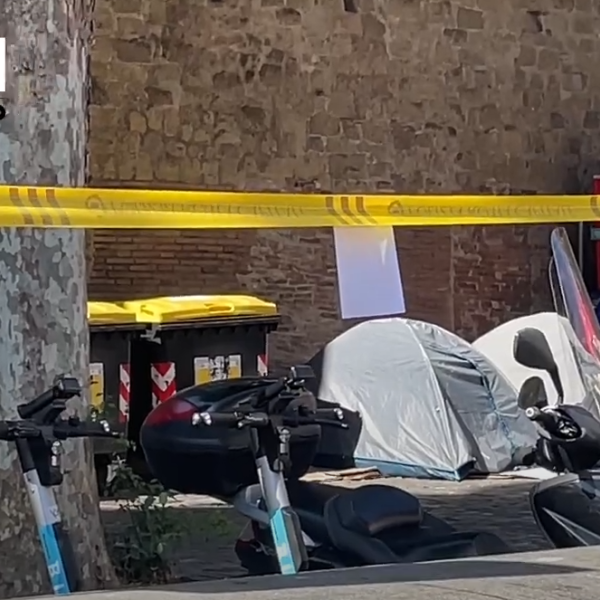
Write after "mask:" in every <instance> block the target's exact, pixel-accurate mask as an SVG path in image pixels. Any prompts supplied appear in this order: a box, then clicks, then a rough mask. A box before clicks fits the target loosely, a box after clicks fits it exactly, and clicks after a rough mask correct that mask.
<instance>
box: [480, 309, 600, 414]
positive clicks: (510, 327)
mask: <svg viewBox="0 0 600 600" xmlns="http://www.w3.org/2000/svg"><path fill="white" fill-rule="evenodd" d="M526 327H533V328H535V329H540V330H541V331H543V332H544V334H545V335H546V339H547V340H548V343H549V344H550V349H551V350H552V354H553V355H554V360H555V361H556V364H557V366H558V373H559V375H560V378H561V381H562V384H563V388H564V394H565V397H564V401H565V402H566V403H567V404H583V405H585V406H586V408H588V409H591V410H592V411H593V412H595V413H596V414H597V415H599V416H600V411H598V405H597V401H596V400H595V398H594V394H593V390H594V388H595V387H596V386H597V385H598V383H600V365H598V363H597V362H596V361H595V360H594V358H593V357H592V356H590V355H589V353H588V352H586V350H585V349H584V348H583V346H582V345H581V343H580V342H579V340H578V339H577V335H576V334H575V331H574V330H573V327H572V326H571V324H570V323H569V320H568V319H566V318H565V317H561V316H560V315H558V314H557V313H554V312H546V313H539V314H535V315H528V316H526V317H520V318H518V319H513V320H512V321H508V322H507V323H503V324H502V325H499V326H498V327H496V328H495V329H492V331H489V332H488V333H486V334H485V335H483V336H481V337H480V338H479V339H478V340H476V341H475V342H474V343H473V347H474V348H475V349H476V350H478V351H479V352H481V354H483V355H484V356H486V357H487V358H488V359H489V360H490V361H492V362H493V363H494V364H495V365H496V366H497V367H498V369H499V370H500V371H501V372H502V373H503V374H504V376H505V377H506V378H507V379H508V380H509V381H510V383H511V384H512V385H513V386H514V387H515V388H517V389H519V388H520V387H521V384H522V383H523V382H524V381H525V379H527V378H528V377H531V376H533V375H537V376H538V377H541V378H542V379H543V380H544V384H545V388H546V394H547V396H548V402H549V403H550V404H556V401H557V391H556V388H555V387H554V385H553V384H552V380H551V379H550V376H549V375H548V374H547V373H545V372H544V371H539V370H537V369H530V368H528V367H524V366H522V365H520V364H519V363H518V362H517V361H516V360H515V359H514V357H513V343H514V339H515V335H516V334H517V332H518V331H520V330H521V329H525V328H526Z"/></svg>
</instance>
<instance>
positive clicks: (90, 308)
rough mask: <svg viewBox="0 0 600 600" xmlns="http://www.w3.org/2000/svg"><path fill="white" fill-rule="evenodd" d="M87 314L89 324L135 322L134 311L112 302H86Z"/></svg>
mask: <svg viewBox="0 0 600 600" xmlns="http://www.w3.org/2000/svg"><path fill="white" fill-rule="evenodd" d="M87 316H88V322H89V324H90V325H118V324H123V323H135V322H136V313H135V311H132V310H128V309H127V308H125V307H123V306H119V305H118V304H116V303H114V302H88V304H87Z"/></svg>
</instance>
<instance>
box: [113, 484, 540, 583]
mask: <svg viewBox="0 0 600 600" xmlns="http://www.w3.org/2000/svg"><path fill="white" fill-rule="evenodd" d="M331 483H332V484H334V485H336V484H337V485H345V486H348V487H350V486H352V487H356V486H358V485H368V484H373V483H384V484H386V485H394V486H398V487H401V488H402V489H404V490H406V491H408V492H410V493H412V494H415V495H416V496H417V497H418V498H419V499H420V500H421V502H422V503H423V506H424V507H425V508H426V509H427V510H429V511H431V512H432V513H433V514H435V515H436V516H439V517H441V518H443V519H446V520H448V521H450V522H451V523H452V524H453V525H455V526H456V527H457V528H459V529H461V530H478V531H488V532H490V533H495V534H497V535H499V536H500V537H501V538H502V539H504V540H505V541H506V542H507V543H508V544H509V545H510V546H511V547H512V548H514V549H515V551H517V552H526V551H535V550H543V549H546V548H549V545H548V542H547V541H546V540H545V538H544V537H543V535H542V534H541V532H540V531H539V529H538V527H537V525H536V523H535V521H534V519H533V516H532V515H531V511H530V508H529V501H528V493H529V490H530V488H531V487H532V485H533V484H534V482H533V481H531V480H523V479H516V478H514V479H510V478H504V477H494V478H488V479H471V480H467V481H463V482H460V483H455V482H447V481H423V480H412V479H400V478H388V479H385V480H371V481H367V482H361V483H356V482H331ZM115 508H116V506H115V503H114V502H103V503H102V509H103V510H102V512H103V519H104V522H105V525H106V528H107V529H108V530H114V529H115V528H118V527H119V523H120V521H121V518H122V517H121V516H120V513H119V512H118V511H117V510H115ZM172 510H173V511H176V512H177V514H178V515H180V516H181V522H182V523H183V524H185V529H186V531H187V532H188V534H187V535H186V536H185V537H184V539H182V540H181V541H180V543H179V545H178V547H177V549H176V551H175V557H174V558H175V563H176V572H177V574H178V575H180V576H182V577H184V578H189V579H194V580H203V579H219V578H224V577H236V576H240V575H243V574H244V572H243V570H242V569H241V568H240V566H239V565H238V562H237V558H236V556H235V554H234V552H233V544H234V541H235V539H236V537H237V535H238V534H239V532H240V531H241V529H242V528H243V526H244V525H245V519H244V518H243V517H241V516H240V515H238V514H237V513H236V512H235V511H234V510H233V509H231V508H229V507H227V506H226V505H222V504H220V503H218V502H216V501H215V500H213V499H211V498H208V497H206V496H191V495H190V496H180V497H178V500H177V502H176V503H174V505H173V508H172Z"/></svg>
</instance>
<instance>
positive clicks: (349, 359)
mask: <svg viewBox="0 0 600 600" xmlns="http://www.w3.org/2000/svg"><path fill="white" fill-rule="evenodd" d="M311 365H312V366H313V368H314V370H315V372H316V374H317V377H318V379H319V389H318V397H319V398H320V399H321V400H324V401H327V402H337V403H339V404H340V405H342V406H344V407H346V408H349V409H351V410H356V411H359V412H360V413H361V415H362V419H363V427H362V431H361V434H360V438H359V441H358V445H357V447H356V450H355V454H354V456H355V461H356V463H357V465H361V466H367V465H373V466H377V467H378V468H379V469H380V470H381V471H382V472H383V473H385V474H390V475H400V476H412V477H433V478H445V479H461V478H463V477H464V476H466V475H467V474H468V473H469V472H470V471H472V470H473V469H475V470H476V471H479V472H483V473H496V472H500V471H504V470H506V469H510V468H511V467H512V466H514V465H515V464H518V462H519V461H520V460H521V459H522V457H523V455H524V454H525V453H527V452H529V451H530V450H531V448H533V446H534V445H535V441H536V439H537V434H536V431H535V428H534V426H533V425H532V424H531V423H530V421H529V420H528V419H527V418H526V417H525V415H524V414H523V413H522V411H520V410H519V409H518V407H517V401H516V399H517V392H516V390H515V389H514V388H513V387H512V385H511V384H510V383H509V382H508V380H507V379H506V378H505V377H504V376H503V375H502V374H501V373H500V372H499V371H498V370H497V369H496V368H495V367H494V365H493V364H492V363H491V362H490V361H489V360H488V359H487V358H485V357H484V356H483V355H482V354H480V353H479V352H477V351H476V350H475V349H474V348H473V347H472V346H471V345H470V344H468V343H467V342H465V341H464V340H462V339H461V338H459V337H458V336H456V335H454V334H452V333H450V332H448V331H446V330H444V329H442V328H441V327H437V326H435V325H432V324H429V323H424V322H421V321H415V320H410V319H402V318H391V319H378V320H373V321H368V322H366V323H362V324H360V325H357V326H356V327H353V328H352V329H350V330H348V331H346V332H345V333H343V334H342V335H340V336H339V337H337V338H336V339H335V340H333V341H331V342H330V343H329V344H327V345H326V346H325V347H324V348H323V349H322V350H321V352H319V353H318V354H317V355H316V356H315V357H314V358H313V359H312V361H311Z"/></svg>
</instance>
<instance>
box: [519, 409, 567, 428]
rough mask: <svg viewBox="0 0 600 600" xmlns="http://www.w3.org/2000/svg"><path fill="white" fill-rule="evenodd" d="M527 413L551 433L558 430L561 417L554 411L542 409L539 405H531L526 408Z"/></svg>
mask: <svg viewBox="0 0 600 600" xmlns="http://www.w3.org/2000/svg"><path fill="white" fill-rule="evenodd" d="M525 415H526V416H527V418H528V419H529V420H530V421H533V422H534V423H539V424H540V425H541V426H542V427H543V428H544V429H545V430H546V431H548V432H549V433H551V434H554V433H555V432H556V430H557V427H558V422H559V419H558V417H557V416H556V415H554V414H553V413H552V412H550V411H545V410H541V409H540V408H538V407H537V406H531V407H530V408H528V409H526V410H525Z"/></svg>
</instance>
